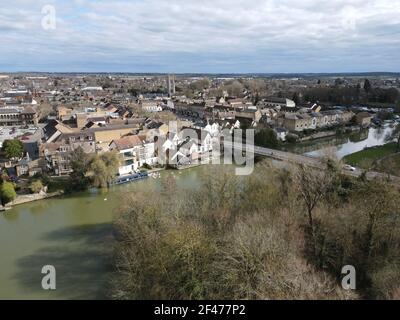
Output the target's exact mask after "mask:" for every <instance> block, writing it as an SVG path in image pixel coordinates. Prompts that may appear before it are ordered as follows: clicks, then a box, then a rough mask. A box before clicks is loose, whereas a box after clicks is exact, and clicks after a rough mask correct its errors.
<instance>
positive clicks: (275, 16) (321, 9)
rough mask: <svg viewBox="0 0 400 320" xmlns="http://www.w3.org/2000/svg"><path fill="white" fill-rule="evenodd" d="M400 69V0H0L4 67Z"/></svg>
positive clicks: (229, 70)
mask: <svg viewBox="0 0 400 320" xmlns="http://www.w3.org/2000/svg"><path fill="white" fill-rule="evenodd" d="M14 71H43V72H162V73H164V72H171V73H172V72H173V73H314V72H315V73H321V72H332V73H337V72H380V71H386V72H400V0H375V1H372V0H331V1H328V0H247V1H239V0H229V1H228V0H224V1H222V0H130V1H125V0H13V1H8V0H0V72H14Z"/></svg>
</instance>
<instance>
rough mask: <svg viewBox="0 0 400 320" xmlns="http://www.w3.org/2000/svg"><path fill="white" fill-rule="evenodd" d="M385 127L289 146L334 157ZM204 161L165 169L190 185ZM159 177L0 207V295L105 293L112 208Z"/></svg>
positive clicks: (379, 135) (155, 184)
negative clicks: (46, 274) (50, 285)
mask: <svg viewBox="0 0 400 320" xmlns="http://www.w3.org/2000/svg"><path fill="white" fill-rule="evenodd" d="M390 130H391V129H390V128H384V129H374V128H371V129H369V130H365V131H362V132H357V133H353V134H350V135H344V136H340V137H334V138H330V139H321V140H318V141H314V142H312V143H304V144H300V145H298V146H295V147H294V148H292V149H291V151H295V152H298V153H306V154H310V155H321V154H323V153H324V150H325V149H327V148H331V147H332V146H335V148H336V151H335V152H336V154H337V156H338V157H339V158H341V157H343V156H345V155H347V154H349V153H353V152H356V151H360V150H362V149H364V148H365V147H367V146H368V147H371V146H374V145H380V144H383V143H384V138H385V136H386V135H387V134H388V133H389V132H390ZM207 168H208V167H206V166H204V167H198V168H193V169H189V170H185V171H181V172H180V173H179V172H176V171H165V172H162V173H161V179H164V178H165V177H166V176H168V175H173V176H174V177H176V179H177V183H178V185H180V186H182V187H185V188H193V187H194V186H198V185H199V176H200V175H201V174H202V172H203V171H204V170H207ZM159 187H160V180H158V179H153V178H149V179H147V180H143V181H139V182H135V183H132V184H127V185H123V186H116V187H113V188H112V189H110V190H109V191H107V192H101V191H89V192H83V193H77V194H73V195H71V196H65V197H61V198H54V199H48V200H44V201H38V202H33V203H28V204H24V205H20V206H16V207H15V208H13V209H12V210H10V211H7V212H5V213H0V299H104V298H107V293H108V283H109V277H110V274H111V272H112V265H111V262H112V259H111V251H112V246H111V244H112V239H113V227H112V223H113V220H114V216H115V209H116V208H117V207H118V204H119V203H120V202H121V201H122V200H123V198H124V195H125V194H126V193H127V192H130V193H131V192H133V193H134V192H136V191H137V190H143V189H148V190H149V196H150V197H152V196H154V197H155V196H157V194H156V193H155V192H154V191H155V190H157V188H159ZM44 265H53V266H54V267H55V268H56V275H57V288H56V290H54V291H45V290H43V289H42V288H41V279H42V276H43V275H42V274H41V269H42V267H43V266H44Z"/></svg>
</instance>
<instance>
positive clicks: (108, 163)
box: [89, 151, 120, 188]
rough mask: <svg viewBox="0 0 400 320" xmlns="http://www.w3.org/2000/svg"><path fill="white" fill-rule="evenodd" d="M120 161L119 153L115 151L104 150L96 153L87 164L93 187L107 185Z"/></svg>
mask: <svg viewBox="0 0 400 320" xmlns="http://www.w3.org/2000/svg"><path fill="white" fill-rule="evenodd" d="M119 163H120V158H119V154H118V153H117V152H114V151H113V152H106V153H103V154H101V155H100V156H99V155H96V156H95V157H94V158H93V159H92V161H91V162H90V165H89V171H90V176H91V178H92V184H93V186H94V187H98V188H106V187H108V186H109V185H110V184H111V183H112V182H113V180H114V179H115V176H116V174H117V172H118V168H119Z"/></svg>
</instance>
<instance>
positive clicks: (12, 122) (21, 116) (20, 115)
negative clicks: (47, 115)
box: [0, 106, 38, 126]
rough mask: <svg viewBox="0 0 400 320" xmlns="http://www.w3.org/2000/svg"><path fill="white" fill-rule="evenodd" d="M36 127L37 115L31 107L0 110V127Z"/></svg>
mask: <svg viewBox="0 0 400 320" xmlns="http://www.w3.org/2000/svg"><path fill="white" fill-rule="evenodd" d="M29 124H32V125H37V124H38V115H37V112H36V110H35V109H34V108H33V107H29V106H28V107H4V108H0V125H1V126H21V125H29Z"/></svg>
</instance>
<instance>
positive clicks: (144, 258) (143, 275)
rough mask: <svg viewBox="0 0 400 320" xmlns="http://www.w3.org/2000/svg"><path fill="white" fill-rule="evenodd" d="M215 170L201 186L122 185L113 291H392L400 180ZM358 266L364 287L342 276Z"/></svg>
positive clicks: (140, 294)
mask: <svg viewBox="0 0 400 320" xmlns="http://www.w3.org/2000/svg"><path fill="white" fill-rule="evenodd" d="M231 170H232V168H225V167H224V168H221V167H218V168H215V169H210V170H207V172H206V173H205V174H204V175H203V176H202V178H201V184H200V187H199V188H197V189H196V190H189V191H188V190H183V189H182V188H180V187H178V186H177V184H176V182H175V180H173V179H166V180H165V181H163V185H162V190H161V191H159V193H158V194H157V197H152V196H150V193H149V192H145V191H143V192H137V193H135V195H124V198H125V201H124V202H123V203H122V205H121V207H120V208H119V218H118V220H117V222H116V230H117V233H116V234H117V236H116V242H115V260H114V261H115V270H116V271H115V274H114V277H113V279H112V288H113V289H112V292H111V296H112V297H113V298H115V299H392V298H393V299H395V298H399V297H400V281H399V279H400V269H399V265H400V255H399V252H400V250H399V247H400V236H399V235H400V232H399V231H400V219H399V213H400V199H399V197H398V192H399V190H398V188H396V187H393V186H392V185H390V184H389V183H388V182H386V181H380V180H375V181H367V180H366V179H365V176H362V177H361V178H359V179H351V178H348V177H345V176H342V175H341V173H340V169H339V165H338V164H337V163H336V162H334V161H331V160H329V161H327V162H326V169H325V170H314V169H311V168H308V167H290V168H288V169H284V170H278V169H275V168H273V167H272V166H271V165H270V163H269V162H262V163H259V164H258V165H257V167H256V169H255V173H254V174H253V175H251V176H249V177H246V178H243V177H241V178H238V177H236V176H234V174H233V172H232V171H231ZM345 265H353V266H354V267H355V268H356V271H357V290H356V291H346V290H344V289H342V287H341V286H340V281H341V277H342V275H341V270H342V267H343V266H345Z"/></svg>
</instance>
